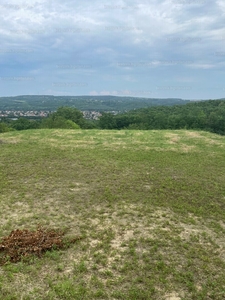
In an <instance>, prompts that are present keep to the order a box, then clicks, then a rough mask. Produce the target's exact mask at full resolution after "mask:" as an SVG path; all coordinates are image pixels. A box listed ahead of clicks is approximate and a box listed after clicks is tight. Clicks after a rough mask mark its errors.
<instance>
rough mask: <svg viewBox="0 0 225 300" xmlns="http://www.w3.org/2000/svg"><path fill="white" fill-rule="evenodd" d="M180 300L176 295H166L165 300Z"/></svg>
mask: <svg viewBox="0 0 225 300" xmlns="http://www.w3.org/2000/svg"><path fill="white" fill-rule="evenodd" d="M180 299H181V298H180V297H179V296H178V295H177V294H176V293H171V294H167V295H166V296H165V300H180Z"/></svg>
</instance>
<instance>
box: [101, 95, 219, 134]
mask: <svg viewBox="0 0 225 300" xmlns="http://www.w3.org/2000/svg"><path fill="white" fill-rule="evenodd" d="M99 127H100V128H101V129H140V130H151V129H194V130H206V131H210V132H214V133H218V134H221V135H225V100H207V101H198V102H191V103H187V104H185V105H174V106H155V107H150V108H142V109H138V110H132V111H129V112H127V113H123V114H118V115H112V114H110V113H103V115H102V117H101V118H100V120H99Z"/></svg>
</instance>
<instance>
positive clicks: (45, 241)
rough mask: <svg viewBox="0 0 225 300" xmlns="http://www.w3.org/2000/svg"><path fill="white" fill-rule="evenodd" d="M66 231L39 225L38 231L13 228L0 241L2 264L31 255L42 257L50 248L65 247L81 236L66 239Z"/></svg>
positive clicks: (0, 261) (0, 263)
mask: <svg viewBox="0 0 225 300" xmlns="http://www.w3.org/2000/svg"><path fill="white" fill-rule="evenodd" d="M63 235H64V232H63V231H59V230H54V229H44V228H43V227H40V226H39V227H38V228H37V230H36V231H30V230H27V229H23V230H20V229H16V230H13V231H12V232H11V233H10V234H9V236H6V237H3V238H2V241H1V242H0V265H3V264H5V263H6V262H7V261H11V262H18V261H20V260H21V259H22V258H24V257H27V256H29V255H36V256H38V257H41V255H42V254H44V253H45V252H46V251H48V250H52V249H63V248H65V247H66V246H68V244H71V243H74V242H76V241H77V240H79V239H80V237H77V238H74V239H70V240H67V241H65V240H64V239H63Z"/></svg>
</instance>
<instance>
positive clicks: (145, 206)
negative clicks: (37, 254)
mask: <svg viewBox="0 0 225 300" xmlns="http://www.w3.org/2000/svg"><path fill="white" fill-rule="evenodd" d="M224 170H225V137H222V136H218V135H216V134H211V133H207V132H201V131H185V130H180V131H170V130H162V131H157V130H153V131H138V130H137V131H135V130H134V131H131V130H130V131H126V130H123V131H122V130H121V131H107V130H105V131H104V130H102V131H100V130H28V131H20V132H9V133H4V134H1V135H0V191H1V193H0V203H1V210H0V224H1V226H0V238H1V237H3V236H5V235H7V234H9V233H10V232H11V230H13V229H16V228H20V229H22V228H28V229H35V228H36V226H37V225H38V224H42V225H43V226H46V227H50V228H63V229H67V236H76V235H81V236H82V239H81V240H80V241H78V242H77V243H75V244H74V245H72V247H70V248H69V249H67V250H62V251H52V252H47V253H46V255H45V256H44V257H43V258H42V259H37V258H33V259H32V260H30V261H28V262H27V261H25V262H19V263H16V264H12V263H8V264H6V265H4V266H2V267H0V294H1V295H3V296H2V297H3V298H2V299H46V300H50V299H153V300H154V299H160V300H161V299H165V300H169V299H174V300H179V299H185V300H188V299H195V300H196V299H202V300H203V299H204V300H207V299H216V300H220V299H221V300H222V299H224V298H225V277H224V269H225V235H224V234H225V172H224Z"/></svg>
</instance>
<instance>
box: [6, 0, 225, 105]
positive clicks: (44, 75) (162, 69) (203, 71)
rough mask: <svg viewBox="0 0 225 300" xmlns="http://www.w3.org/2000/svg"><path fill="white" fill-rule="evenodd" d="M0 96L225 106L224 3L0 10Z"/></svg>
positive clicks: (16, 4)
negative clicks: (100, 97)
mask: <svg viewBox="0 0 225 300" xmlns="http://www.w3.org/2000/svg"><path fill="white" fill-rule="evenodd" d="M0 15H1V18H0V39H1V45H0V96H17V95H55V96H62V95H64V96H68V95H72V96H77V95H95V96H98V95H115V96H132V97H146V98H171V97H172V98H182V99H191V100H201V99H219V98H225V1H224V0H215V1H212V0H139V1H135V0H129V1H120V0H119V1H117V0H114V1H98V0H95V1H90V0H89V1H87V0H82V1H76V0H64V1H62V0H40V1H35V0H29V2H28V1H27V2H25V1H21V0H17V1H12V2H10V0H9V1H4V0H1V3H0Z"/></svg>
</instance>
